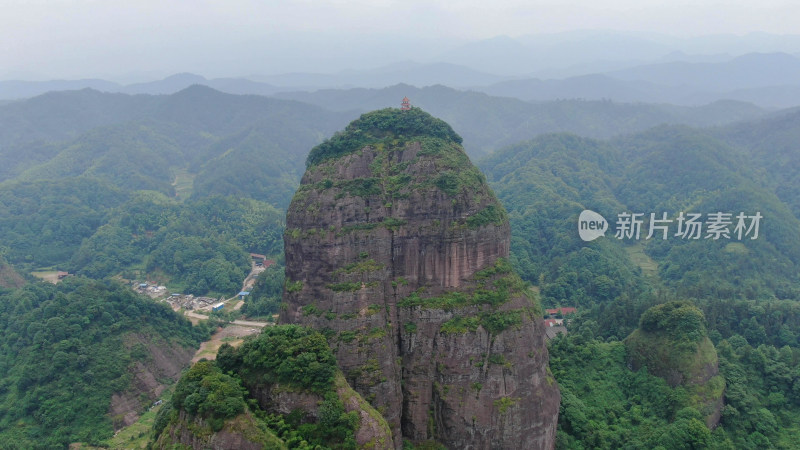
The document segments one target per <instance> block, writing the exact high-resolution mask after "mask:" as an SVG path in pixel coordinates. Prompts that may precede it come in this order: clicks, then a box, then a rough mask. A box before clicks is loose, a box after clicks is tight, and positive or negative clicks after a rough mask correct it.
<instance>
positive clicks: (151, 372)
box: [109, 334, 195, 430]
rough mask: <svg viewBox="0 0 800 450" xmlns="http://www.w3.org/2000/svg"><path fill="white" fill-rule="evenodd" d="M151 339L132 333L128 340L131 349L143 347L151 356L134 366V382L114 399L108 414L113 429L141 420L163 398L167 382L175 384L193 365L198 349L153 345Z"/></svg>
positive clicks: (164, 344)
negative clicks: (188, 367)
mask: <svg viewBox="0 0 800 450" xmlns="http://www.w3.org/2000/svg"><path fill="white" fill-rule="evenodd" d="M153 339H154V338H153V337H152V336H144V335H141V334H131V335H129V336H127V337H126V339H125V346H126V347H128V348H131V347H133V346H134V345H141V346H143V349H144V350H145V351H146V352H147V355H148V357H147V358H146V359H144V360H142V361H136V362H135V363H134V364H133V366H132V367H131V372H132V375H133V379H132V380H131V384H130V387H129V388H128V389H127V390H125V391H124V392H118V393H115V394H113V395H112V396H111V405H110V407H109V415H110V416H111V419H112V421H113V423H114V429H115V430H119V429H120V428H123V427H126V426H129V425H131V424H133V423H134V422H136V421H137V420H138V419H139V413H140V412H141V411H142V410H143V409H144V408H145V407H147V406H148V405H149V404H151V403H152V402H153V401H155V400H156V399H158V398H159V397H160V396H161V393H162V392H164V389H165V388H166V387H167V386H166V384H164V382H165V381H166V380H170V379H171V380H173V381H176V380H177V379H178V378H179V377H180V375H181V370H183V369H184V368H186V367H187V366H189V365H190V362H191V359H192V355H193V354H194V351H195V349H193V348H191V347H182V346H180V345H178V344H177V343H172V344H169V343H166V342H159V343H156V342H153Z"/></svg>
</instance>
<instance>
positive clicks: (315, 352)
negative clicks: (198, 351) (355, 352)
mask: <svg viewBox="0 0 800 450" xmlns="http://www.w3.org/2000/svg"><path fill="white" fill-rule="evenodd" d="M281 393H286V396H285V397H284V396H282V394H281ZM272 395H275V397H274V398H273V397H271V396H272ZM292 395H298V396H301V397H302V396H306V397H310V398H312V399H316V401H312V402H311V403H308V404H304V403H302V402H301V403H298V404H297V405H296V406H295V407H292V408H291V409H292V412H291V413H290V414H280V413H277V412H276V411H277V410H279V409H281V408H286V407H288V406H287V405H281V404H277V403H275V404H273V403H272V402H273V401H275V402H279V401H280V400H279V399H281V398H283V399H286V398H290V397H291V396H292ZM345 401H346V402H347V403H348V404H349V405H350V408H349V409H350V412H348V411H347V410H346V409H345V404H344V402H345ZM354 402H355V405H357V406H358V410H353V408H354V404H353V403H354ZM309 407H311V408H312V409H311V410H309V409H307V408H309ZM357 411H365V412H367V414H369V415H370V417H372V420H373V421H374V422H373V423H372V424H370V426H379V427H382V428H383V431H382V432H383V433H385V434H386V436H388V433H389V431H388V426H387V425H386V422H385V420H383V419H382V418H381V417H380V414H378V413H377V412H376V411H374V410H373V409H372V407H371V406H369V404H367V403H366V402H365V401H364V400H363V399H361V398H360V397H359V396H358V394H356V393H355V391H353V390H352V389H351V388H350V387H349V386H348V385H347V383H346V381H344V377H343V376H342V374H341V372H339V370H338V368H337V367H336V360H335V358H334V356H333V353H332V352H331V350H330V348H329V347H328V344H327V341H326V340H325V337H324V336H323V335H322V334H320V333H318V332H316V331H313V330H311V329H309V328H303V327H299V326H295V325H279V326H274V327H267V328H264V330H263V331H262V333H261V334H259V335H258V336H255V337H252V338H250V339H247V340H246V341H245V342H244V344H242V346H241V347H239V348H233V347H231V346H230V345H227V344H224V345H223V346H222V347H221V348H220V350H219V353H218V355H217V360H216V361H200V362H199V363H197V364H195V365H194V366H193V367H192V368H191V369H190V370H189V371H188V372H187V373H186V374H184V376H183V377H182V378H181V380H180V381H179V382H178V384H177V386H176V388H175V393H174V395H173V396H172V400H171V402H170V404H169V405H167V407H166V408H164V409H163V410H162V411H160V412H159V416H158V418H157V420H156V423H155V424H154V426H153V437H154V439H155V442H156V446H157V447H159V448H161V447H168V448H171V447H170V445H174V444H178V443H180V442H179V438H180V433H177V432H176V429H178V428H180V427H183V428H185V429H188V430H189V431H190V434H191V435H193V436H194V437H196V438H200V439H202V440H204V441H205V442H208V441H209V440H211V439H212V438H213V436H212V435H213V433H215V432H218V431H220V430H228V429H229V428H231V423H232V422H236V421H241V420H240V418H241V417H242V414H244V415H245V416H246V417H247V418H248V419H247V422H248V423H249V425H248V426H249V428H250V429H251V431H250V432H249V433H244V437H245V438H247V439H249V440H250V441H252V442H260V443H261V444H262V445H276V446H278V447H280V446H285V447H287V448H295V449H302V450H312V449H316V450H322V449H355V448H356V440H355V431H356V429H357V427H358V424H359V421H360V420H361V419H360V418H359V417H360V416H359V413H358V412H357ZM233 431H236V430H233ZM256 431H259V432H260V434H259V433H256ZM170 436H172V437H170ZM379 436H380V432H379V430H375V436H373V437H374V438H375V439H378V437H379ZM389 437H390V436H389ZM268 438H269V439H272V440H273V441H274V442H264V440H265V439H268ZM383 442H385V441H383ZM183 443H184V444H185V442H183ZM373 445H380V443H379V442H378V441H377V440H376V441H374V442H373ZM268 448H272V447H268Z"/></svg>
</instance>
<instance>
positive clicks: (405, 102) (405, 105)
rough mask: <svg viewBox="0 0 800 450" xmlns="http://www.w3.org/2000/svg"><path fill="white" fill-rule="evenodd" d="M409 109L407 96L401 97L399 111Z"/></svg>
mask: <svg viewBox="0 0 800 450" xmlns="http://www.w3.org/2000/svg"><path fill="white" fill-rule="evenodd" d="M409 109H411V103H409V102H408V97H403V103H400V110H401V111H408V110H409Z"/></svg>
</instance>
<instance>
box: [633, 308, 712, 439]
mask: <svg viewBox="0 0 800 450" xmlns="http://www.w3.org/2000/svg"><path fill="white" fill-rule="evenodd" d="M704 322H705V318H704V317H703V312H702V311H700V309H698V308H697V307H696V306H694V305H693V304H692V303H690V302H688V301H673V302H668V303H664V304H661V305H656V306H654V307H652V308H650V309H648V310H647V311H645V313H644V314H642V318H641V320H640V323H639V328H638V329H637V330H635V331H634V332H633V333H631V335H630V336H628V337H627V338H625V347H626V349H627V350H628V355H629V363H630V365H631V367H632V368H633V369H634V370H639V369H640V368H642V367H646V368H647V371H648V372H649V373H650V374H652V375H655V376H657V377H660V378H663V379H664V380H665V381H666V382H667V384H669V385H670V386H671V387H676V386H683V387H684V388H686V390H687V392H688V393H689V401H690V403H691V405H692V406H693V407H695V408H697V410H698V411H699V412H700V413H701V414H702V415H703V416H704V417H705V420H706V426H708V427H709V428H711V429H713V428H715V427H716V426H717V424H719V420H720V417H721V415H722V407H723V406H724V405H723V394H724V391H725V380H724V378H723V377H722V375H720V374H719V359H718V357H717V351H716V349H715V348H714V344H713V343H712V342H711V340H710V339H709V338H708V335H707V333H706V328H705V325H704Z"/></svg>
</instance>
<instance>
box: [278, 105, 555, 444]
mask: <svg viewBox="0 0 800 450" xmlns="http://www.w3.org/2000/svg"><path fill="white" fill-rule="evenodd" d="M460 142H461V138H460V137H459V136H458V135H457V134H455V133H454V132H453V130H452V129H451V128H450V127H449V125H447V124H446V123H444V122H442V121H440V120H438V119H435V118H433V117H431V116H430V115H428V114H426V113H424V112H422V111H420V110H419V109H412V110H410V111H400V110H396V109H386V110H381V111H376V112H373V113H369V114H365V115H363V116H362V117H361V118H360V119H359V120H357V121H354V122H353V123H351V124H350V125H349V126H348V127H347V129H346V130H345V131H344V132H343V133H339V134H337V135H336V136H334V137H333V138H332V139H330V140H329V141H326V142H325V143H323V144H321V145H320V146H318V147H316V148H315V149H314V150H312V152H311V154H310V155H309V160H308V169H307V171H306V173H305V175H304V176H303V179H302V182H301V186H300V188H299V189H298V191H297V193H296V194H295V196H294V199H293V200H292V203H291V206H290V207H289V211H288V216H287V226H286V234H285V251H286V288H285V292H284V309H283V310H282V312H281V317H280V321H281V322H282V323H293V324H302V325H306V326H311V327H313V328H315V329H317V330H320V331H322V332H323V334H326V336H328V337H329V339H328V341H329V343H330V345H331V346H332V348H333V350H334V353H335V355H336V359H337V362H338V365H339V367H340V369H341V370H342V372H343V373H344V376H345V378H346V380H347V382H349V384H350V385H351V386H352V387H353V388H354V389H355V390H356V391H357V392H358V393H359V394H361V396H362V397H364V398H365V399H366V400H367V401H369V402H370V403H371V404H372V405H373V406H374V407H375V408H376V409H377V410H378V411H380V413H381V414H382V415H383V416H384V417H385V418H386V421H387V422H388V424H389V426H390V428H391V430H392V434H393V436H394V437H395V438H394V443H395V447H396V448H399V447H400V446H401V444H402V441H403V439H407V440H410V441H412V442H424V441H429V440H433V441H437V442H439V443H441V444H444V445H445V446H447V447H448V448H458V449H469V448H473V449H482V448H529V449H537V448H552V447H553V446H554V441H555V431H556V421H557V414H558V405H559V394H558V388H557V386H556V384H555V380H554V379H553V377H552V375H550V373H549V371H548V368H547V362H548V354H547V349H546V347H545V342H544V330H543V323H542V320H541V310H540V308H539V305H538V303H537V302H536V300H535V298H534V297H533V296H532V293H531V292H529V291H528V289H527V287H526V286H525V285H524V283H522V282H521V280H520V279H519V278H518V277H517V276H516V275H515V274H514V273H513V271H512V270H511V268H510V265H509V264H508V262H507V258H508V255H509V243H510V233H509V224H508V219H507V216H506V213H505V210H504V209H503V207H502V206H501V205H500V204H499V203H498V201H497V199H496V198H495V196H494V194H493V193H492V192H491V190H490V189H489V187H488V185H487V184H486V182H485V178H484V177H483V175H482V174H481V173H480V172H479V171H478V170H477V169H476V168H475V167H474V166H473V165H472V164H471V163H470V161H469V159H468V157H467V156H466V154H465V153H464V150H463V149H462V148H461V146H460Z"/></svg>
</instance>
